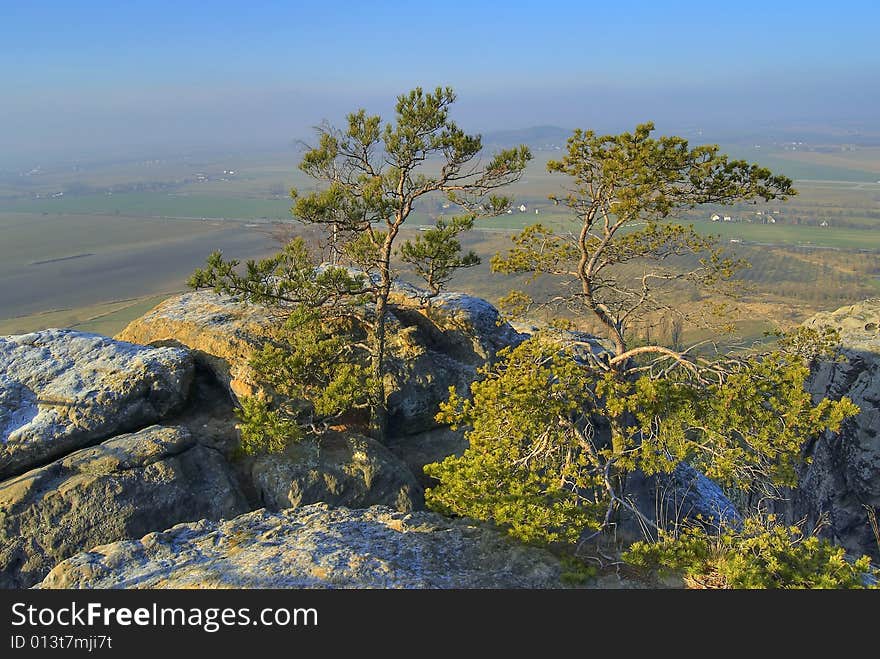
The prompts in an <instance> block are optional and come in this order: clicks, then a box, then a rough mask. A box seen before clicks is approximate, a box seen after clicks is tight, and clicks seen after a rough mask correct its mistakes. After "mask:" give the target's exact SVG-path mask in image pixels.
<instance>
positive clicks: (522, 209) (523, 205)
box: [519, 204, 526, 213]
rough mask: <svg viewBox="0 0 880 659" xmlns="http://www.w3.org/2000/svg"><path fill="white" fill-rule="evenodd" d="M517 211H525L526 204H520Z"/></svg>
mask: <svg viewBox="0 0 880 659" xmlns="http://www.w3.org/2000/svg"><path fill="white" fill-rule="evenodd" d="M519 212H520V213H525V212H526V205H525V204H520V205H519Z"/></svg>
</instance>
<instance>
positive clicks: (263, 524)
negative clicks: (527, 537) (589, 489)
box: [40, 504, 562, 588]
mask: <svg viewBox="0 0 880 659" xmlns="http://www.w3.org/2000/svg"><path fill="white" fill-rule="evenodd" d="M561 572H562V570H561V568H560V564H559V562H558V560H557V559H556V558H555V557H554V556H553V555H551V554H550V553H549V552H546V551H544V550H541V549H537V548H534V547H527V546H524V545H520V544H517V543H515V542H513V541H511V540H509V539H508V538H507V537H506V536H504V535H502V534H500V533H498V532H497V531H494V530H492V529H489V528H487V527H485V526H483V525H478V524H476V523H474V522H472V521H468V520H449V519H446V518H444V517H442V516H440V515H436V514H434V513H427V512H417V513H400V512H395V511H392V510H390V509H389V508H385V507H379V506H376V507H373V508H367V509H364V510H347V509H345V508H328V507H327V506H326V505H324V504H316V505H312V506H306V507H303V508H294V509H289V510H285V511H282V512H277V513H271V512H267V511H265V510H259V511H255V512H252V513H248V514H246V515H242V516H240V517H237V518H235V519H233V520H229V521H224V522H219V523H217V522H208V521H201V522H197V523H194V524H180V525H178V526H175V527H173V528H171V529H169V530H168V531H165V532H163V533H151V534H149V535H147V536H145V537H144V538H142V539H141V540H134V541H127V542H116V543H113V544H109V545H104V546H101V547H95V548H94V549H92V550H91V551H88V552H84V553H81V554H78V555H77V556H74V557H72V558H69V559H68V560H66V561H64V562H63V563H61V564H59V565H57V566H56V567H55V568H54V569H53V570H52V572H50V573H49V575H48V576H47V577H46V578H45V579H44V580H43V582H42V583H41V584H40V587H41V588H557V587H560V586H561V580H560V575H561Z"/></svg>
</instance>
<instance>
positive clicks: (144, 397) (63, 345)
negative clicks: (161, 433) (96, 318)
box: [0, 329, 193, 479]
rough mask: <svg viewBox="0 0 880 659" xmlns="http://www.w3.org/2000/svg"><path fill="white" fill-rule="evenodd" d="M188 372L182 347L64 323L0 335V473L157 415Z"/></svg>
mask: <svg viewBox="0 0 880 659" xmlns="http://www.w3.org/2000/svg"><path fill="white" fill-rule="evenodd" d="M192 377H193V362H192V359H191V357H190V356H189V354H188V353H187V352H186V351H184V350H179V349H174V348H147V347H144V346H138V345H133V344H131V343H126V342H123V341H114V340H113V339H109V338H107V337H104V336H99V335H97V334H87V333H83V332H76V331H73V330H62V329H50V330H43V331H41V332H34V333H32V334H22V335H18V336H6V337H0V442H2V446H0V479H3V478H8V477H9V476H12V475H14V474H18V473H21V472H23V471H25V470H27V469H30V468H31V467H33V466H36V465H39V464H42V463H45V462H46V461H48V460H52V459H54V458H56V457H58V456H60V455H64V454H65V453H68V452H70V451H72V450H75V449H77V448H80V447H82V446H86V445H88V444H91V443H94V442H96V441H99V440H101V439H103V438H106V437H110V436H112V435H115V434H117V433H120V432H126V431H129V430H134V429H136V428H139V427H143V426H145V425H148V424H151V423H155V422H157V421H159V420H161V419H162V418H164V417H165V416H167V415H168V414H170V413H172V412H174V411H175V410H177V409H179V408H180V407H181V406H182V405H183V404H184V402H185V401H186V399H187V395H188V393H189V388H190V383H191V381H192Z"/></svg>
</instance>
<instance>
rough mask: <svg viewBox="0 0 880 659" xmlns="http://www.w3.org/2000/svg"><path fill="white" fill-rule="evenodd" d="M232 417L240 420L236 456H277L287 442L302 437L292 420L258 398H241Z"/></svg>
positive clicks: (297, 426) (301, 432)
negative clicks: (239, 439) (239, 404)
mask: <svg viewBox="0 0 880 659" xmlns="http://www.w3.org/2000/svg"><path fill="white" fill-rule="evenodd" d="M235 415H236V416H237V417H238V419H239V421H240V423H239V432H240V433H241V443H240V444H239V446H238V451H237V452H238V454H239V455H262V454H265V453H281V452H282V451H284V449H285V447H287V445H288V444H289V443H291V442H298V441H299V440H301V439H302V438H303V436H304V435H303V431H302V429H301V428H300V427H299V425H298V424H297V423H296V421H295V420H293V419H291V418H289V417H288V416H286V415H285V414H284V413H283V412H281V411H279V410H273V409H272V408H271V407H270V406H269V404H268V403H267V402H266V401H264V400H261V399H259V398H244V399H243V400H242V401H241V407H240V408H238V409H236V410H235Z"/></svg>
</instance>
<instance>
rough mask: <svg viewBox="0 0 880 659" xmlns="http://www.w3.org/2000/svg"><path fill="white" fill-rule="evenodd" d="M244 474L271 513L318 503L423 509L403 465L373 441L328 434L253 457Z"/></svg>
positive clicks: (417, 489) (418, 492) (415, 483)
mask: <svg viewBox="0 0 880 659" xmlns="http://www.w3.org/2000/svg"><path fill="white" fill-rule="evenodd" d="M249 472H250V481H251V482H252V483H253V484H254V487H255V488H256V491H257V493H258V496H259V497H260V500H261V501H262V503H263V505H265V506H266V507H267V508H269V509H271V510H280V509H284V508H295V507H298V506H304V505H307V504H311V503H317V502H319V501H323V502H325V503H328V504H330V505H332V506H344V507H347V508H367V507H369V506H372V505H386V506H390V507H391V508H394V509H396V510H400V511H411V510H417V509H420V508H423V507H424V499H423V492H422V488H421V486H420V485H419V483H418V481H416V478H415V476H413V474H412V472H411V471H410V470H409V469H408V468H407V466H406V465H405V464H404V463H403V462H401V461H400V460H399V459H398V458H396V457H395V456H394V454H393V453H391V451H389V450H388V449H387V448H385V447H384V446H382V445H381V444H380V443H378V442H377V441H375V440H372V439H370V438H368V437H362V436H360V435H355V434H351V433H328V434H326V435H324V436H322V437H321V438H320V439H319V440H317V441H315V440H305V441H302V442H298V443H296V444H292V445H290V446H288V447H287V449H286V450H285V451H284V453H280V454H269V455H263V456H259V457H257V458H255V459H253V461H252V462H251V464H250V467H249Z"/></svg>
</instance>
